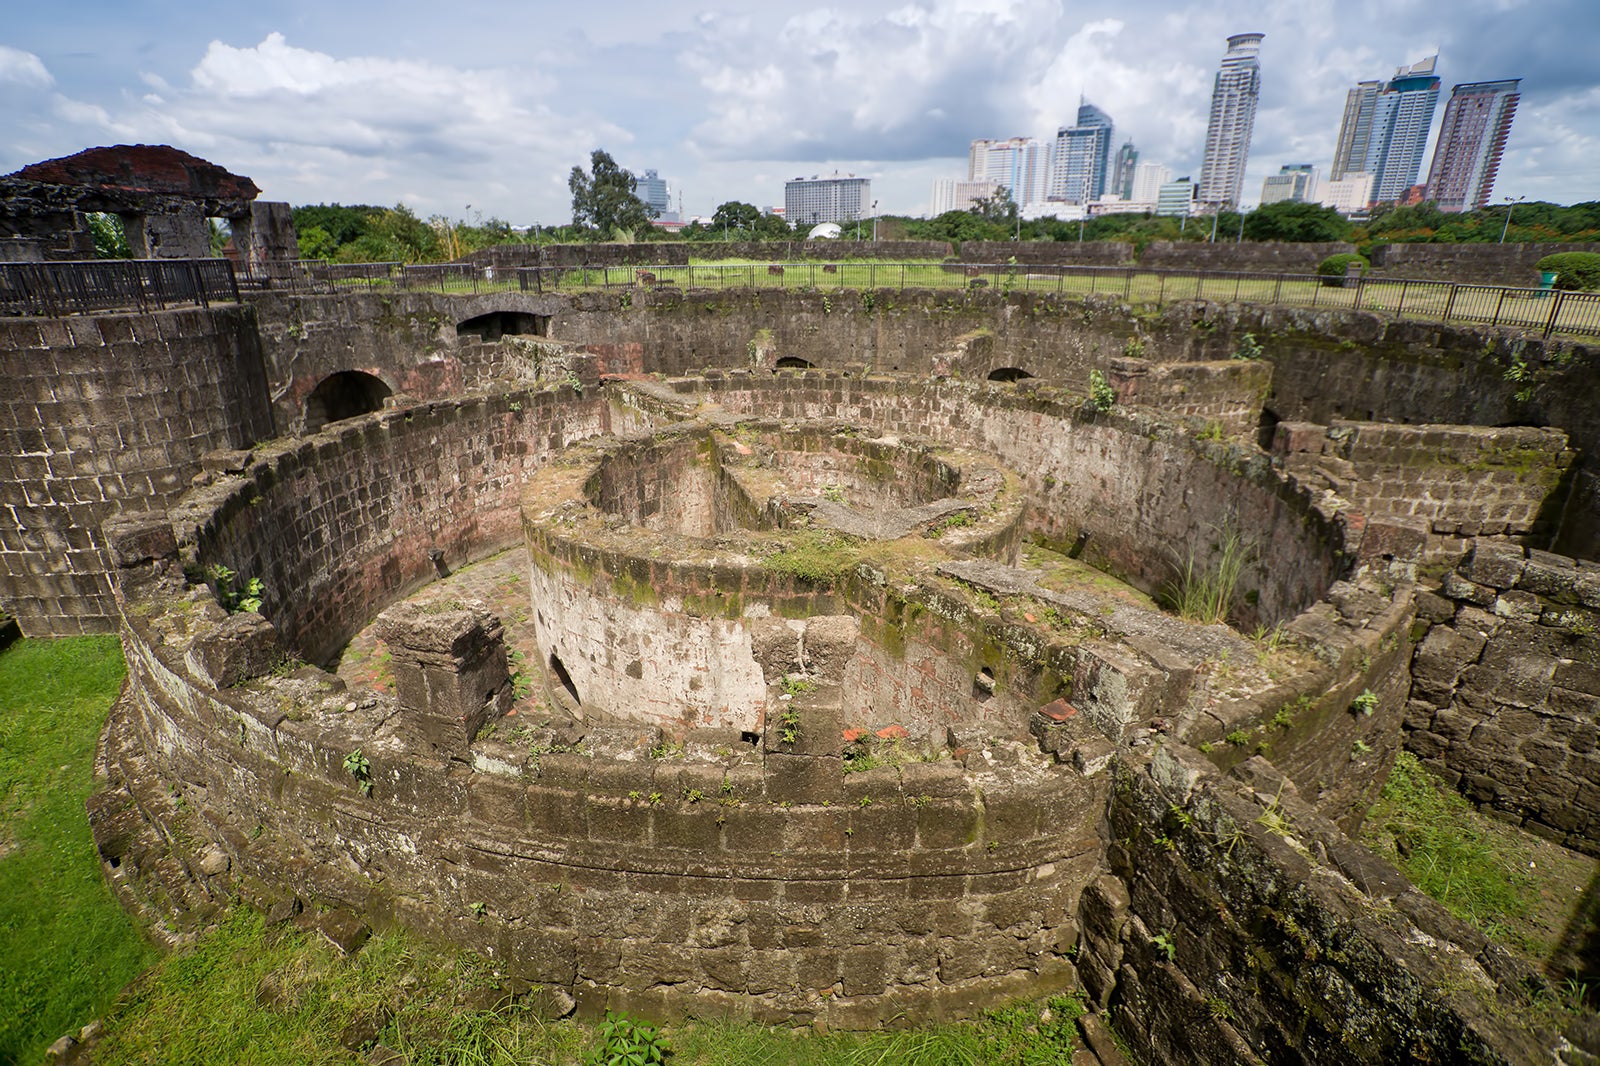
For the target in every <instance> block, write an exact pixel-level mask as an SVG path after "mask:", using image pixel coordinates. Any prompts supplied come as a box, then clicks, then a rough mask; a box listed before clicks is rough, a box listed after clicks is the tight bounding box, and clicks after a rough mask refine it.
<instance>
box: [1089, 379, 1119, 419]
mask: <svg viewBox="0 0 1600 1066" xmlns="http://www.w3.org/2000/svg"><path fill="white" fill-rule="evenodd" d="M1116 405H1117V390H1116V389H1113V388H1112V387H1111V383H1110V382H1108V381H1106V376H1105V375H1104V374H1102V373H1101V372H1100V371H1098V370H1091V371H1089V407H1090V408H1091V409H1092V410H1095V411H1109V410H1111V409H1112V408H1113V407H1115V406H1116Z"/></svg>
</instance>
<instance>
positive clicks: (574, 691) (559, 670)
mask: <svg viewBox="0 0 1600 1066" xmlns="http://www.w3.org/2000/svg"><path fill="white" fill-rule="evenodd" d="M550 672H551V673H552V674H555V675H556V680H557V681H559V682H561V687H562V688H564V689H566V690H567V695H569V696H571V697H572V702H573V703H576V704H577V705H578V706H579V707H582V706H583V700H581V699H579V698H578V686H577V685H574V684H573V683H572V675H571V674H569V673H567V668H566V667H565V666H563V665H561V656H559V655H557V654H556V653H555V652H551V653H550Z"/></svg>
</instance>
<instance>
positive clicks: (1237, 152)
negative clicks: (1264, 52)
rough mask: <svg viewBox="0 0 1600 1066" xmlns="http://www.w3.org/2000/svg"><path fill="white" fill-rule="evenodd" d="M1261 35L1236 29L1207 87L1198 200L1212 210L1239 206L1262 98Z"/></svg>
mask: <svg viewBox="0 0 1600 1066" xmlns="http://www.w3.org/2000/svg"><path fill="white" fill-rule="evenodd" d="M1264 37H1266V34H1264V33H1236V34H1234V35H1233V36H1232V37H1229V38H1228V51H1227V53H1226V54H1224V55H1223V57H1222V69H1221V70H1219V71H1217V81H1216V86H1215V87H1214V88H1213V89H1212V91H1211V119H1210V121H1209V122H1208V123H1207V124H1206V154H1205V159H1204V161H1203V162H1202V163H1201V165H1200V202H1201V203H1202V204H1204V205H1205V206H1206V207H1207V208H1208V209H1210V210H1216V209H1218V208H1221V207H1238V206H1239V190H1240V188H1242V187H1243V185H1244V165H1245V161H1246V159H1248V158H1249V155H1250V134H1251V132H1252V131H1253V130H1254V129H1255V124H1256V102H1257V100H1259V99H1260V98H1261V63H1260V61H1259V60H1258V59H1257V58H1256V57H1257V56H1258V55H1259V54H1260V52H1261V41H1262V38H1264Z"/></svg>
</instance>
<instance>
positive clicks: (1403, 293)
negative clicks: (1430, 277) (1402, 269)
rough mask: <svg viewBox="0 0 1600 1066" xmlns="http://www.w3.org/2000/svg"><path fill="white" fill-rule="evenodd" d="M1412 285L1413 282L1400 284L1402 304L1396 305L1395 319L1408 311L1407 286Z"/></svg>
mask: <svg viewBox="0 0 1600 1066" xmlns="http://www.w3.org/2000/svg"><path fill="white" fill-rule="evenodd" d="M1410 284H1411V282H1409V281H1402V282H1401V283H1400V302H1399V303H1398V304H1396V305H1395V309H1394V317H1396V318H1399V317H1400V316H1401V315H1402V313H1404V311H1405V309H1406V286H1408V285H1410Z"/></svg>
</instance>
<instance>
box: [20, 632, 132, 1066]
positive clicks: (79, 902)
mask: <svg viewBox="0 0 1600 1066" xmlns="http://www.w3.org/2000/svg"><path fill="white" fill-rule="evenodd" d="M122 676H123V663H122V649H121V647H120V646H119V645H118V643H117V639H116V638H115V637H79V638H73V639H69V640H59V641H50V642H42V641H31V640H24V641H19V642H17V643H16V644H14V645H12V646H11V647H10V648H9V649H7V650H6V651H4V652H0V1063H7V1062H22V1063H32V1062H36V1061H38V1060H39V1059H40V1058H41V1056H42V1054H43V1051H44V1049H45V1048H46V1047H48V1046H49V1045H50V1043H52V1042H53V1041H54V1040H55V1039H56V1038H57V1037H59V1036H61V1035H62V1034H63V1033H66V1032H68V1031H76V1030H77V1029H78V1027H79V1026H81V1025H83V1024H84V1023H85V1022H87V1021H88V1020H89V1019H91V1018H93V1017H95V1016H96V1015H98V1014H99V1013H101V1012H102V1011H104V1010H105V1009H106V1008H107V1007H108V1006H110V1004H111V1001H112V999H113V998H114V997H115V996H116V994H117V991H118V989H120V988H122V986H123V985H125V984H126V983H127V982H128V981H130V980H131V979H133V977H134V976H135V975H137V974H138V973H139V971H141V970H143V969H144V968H145V967H146V966H148V965H149V964H150V963H151V962H152V961H154V959H155V957H156V953H155V951H154V949H152V948H151V947H150V946H149V945H147V944H146V943H145V942H144V941H143V940H142V939H141V938H140V936H139V933H138V931H137V929H136V928H135V926H134V924H133V922H132V921H131V920H130V919H129V918H128V916H127V915H126V914H124V913H123V911H122V909H121V908H120V907H119V906H118V905H117V903H116V901H115V899H113V898H112V895H111V890H110V889H109V888H108V887H107V886H106V883H105V880H104V878H103V877H102V876H101V874H100V863H99V859H98V857H97V856H96V854H95V849H94V842H93V841H92V840H91V839H90V837H89V825H88V822H87V820H86V819H85V817H84V809H83V802H84V800H85V798H87V797H88V795H89V789H90V768H91V762H92V760H93V757H94V743H95V737H96V735H97V734H98V733H99V731H100V725H101V723H102V722H104V721H105V716H106V711H107V710H108V709H109V708H110V706H111V702H112V700H113V699H115V698H116V695H117V690H118V687H119V686H120V685H121V684H122Z"/></svg>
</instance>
